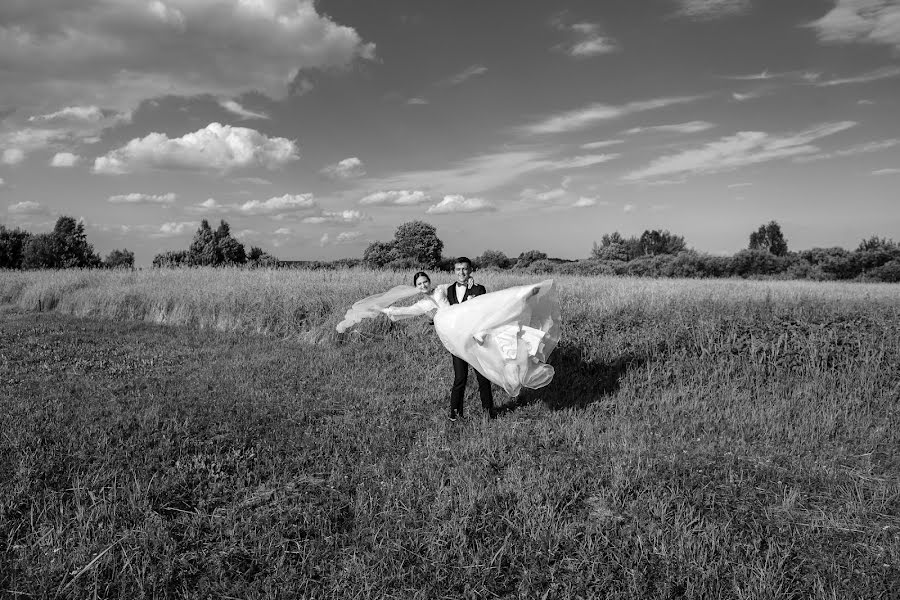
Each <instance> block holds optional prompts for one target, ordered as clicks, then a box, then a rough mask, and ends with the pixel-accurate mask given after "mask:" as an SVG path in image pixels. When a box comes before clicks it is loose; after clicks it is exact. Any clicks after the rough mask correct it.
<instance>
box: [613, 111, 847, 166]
mask: <svg viewBox="0 0 900 600" xmlns="http://www.w3.org/2000/svg"><path fill="white" fill-rule="evenodd" d="M854 125H856V123H854V122H853V121H841V122H837V123H826V124H823V125H820V126H818V127H814V128H812V129H808V130H806V131H802V132H799V133H795V134H788V135H784V136H773V135H769V134H767V133H764V132H761V131H740V132H738V133H736V134H734V135H730V136H726V137H723V138H721V139H720V140H718V141H715V142H710V143H708V144H706V145H705V146H703V147H701V148H695V149H691V150H685V151H683V152H678V153H676V154H670V155H667V156H663V157H660V158H658V159H656V160H654V161H653V162H651V163H650V164H649V165H648V166H646V167H644V168H642V169H638V170H636V171H632V172H630V173H628V174H626V175H625V176H624V177H623V179H624V180H625V181H647V180H654V179H657V178H664V177H666V176H671V175H682V176H683V175H687V174H700V173H716V172H719V171H727V170H731V169H737V168H739V167H742V166H745V165H751V164H756V163H761V162H766V161H770V160H776V159H779V158H786V157H795V156H799V155H802V154H813V153H815V152H817V151H818V150H819V149H818V147H816V146H814V145H812V143H811V142H813V141H815V140H817V139H819V138H822V137H825V136H829V135H833V134H836V133H839V132H841V131H844V130H846V129H849V128H850V127H853V126H854Z"/></svg>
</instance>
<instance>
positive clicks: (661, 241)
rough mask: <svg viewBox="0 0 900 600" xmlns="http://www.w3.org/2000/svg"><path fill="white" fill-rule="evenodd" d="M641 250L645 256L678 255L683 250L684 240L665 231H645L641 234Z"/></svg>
mask: <svg viewBox="0 0 900 600" xmlns="http://www.w3.org/2000/svg"><path fill="white" fill-rule="evenodd" d="M640 241H641V249H642V250H643V252H644V254H645V255H648V256H656V255H657V254H678V253H679V252H681V251H682V250H684V249H685V243H684V238H683V237H682V236H680V235H675V234H673V233H669V232H668V231H667V230H660V229H654V230H653V231H649V230H645V231H644V233H642V234H641V240H640Z"/></svg>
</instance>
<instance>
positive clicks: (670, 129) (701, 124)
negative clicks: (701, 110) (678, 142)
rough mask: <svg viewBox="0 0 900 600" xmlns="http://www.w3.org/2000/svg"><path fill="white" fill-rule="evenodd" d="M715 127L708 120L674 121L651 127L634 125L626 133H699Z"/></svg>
mask: <svg viewBox="0 0 900 600" xmlns="http://www.w3.org/2000/svg"><path fill="white" fill-rule="evenodd" d="M713 127H715V125H713V124H712V123H708V122H706V121H688V122H687V123H672V124H670V125H651V126H649V127H632V128H631V129H629V130H627V131H626V132H625V133H626V134H628V135H635V134H637V133H648V132H656V131H662V132H666V133H698V132H700V131H706V130H707V129H712V128H713Z"/></svg>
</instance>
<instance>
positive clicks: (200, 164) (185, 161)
mask: <svg viewBox="0 0 900 600" xmlns="http://www.w3.org/2000/svg"><path fill="white" fill-rule="evenodd" d="M298 158H299V155H298V149H297V146H296V144H295V143H294V142H292V141H291V140H288V139H285V138H280V137H271V138H270V137H267V136H266V135H265V134H262V133H260V132H259V131H256V130H255V129H248V128H246V127H232V126H231V125H220V124H219V123H210V124H209V125H207V126H206V127H205V128H204V129H200V130H198V131H195V132H193V133H188V134H185V135H184V136H182V137H180V138H173V139H170V138H169V137H168V136H167V135H165V134H163V133H151V134H149V135H147V136H146V137H143V138H135V139H133V140H131V141H130V142H128V143H127V144H125V145H124V146H122V147H121V148H118V149H116V150H113V151H111V152H109V153H108V154H107V155H106V156H101V157H98V158H97V159H96V160H95V161H94V171H95V172H97V173H104V174H116V175H118V174H123V173H131V172H134V171H141V170H146V169H189V170H210V171H222V172H224V171H229V170H232V169H236V168H241V167H255V166H259V167H265V168H267V169H276V168H278V167H282V166H284V165H285V164H287V163H289V162H291V161H294V160H297V159H298Z"/></svg>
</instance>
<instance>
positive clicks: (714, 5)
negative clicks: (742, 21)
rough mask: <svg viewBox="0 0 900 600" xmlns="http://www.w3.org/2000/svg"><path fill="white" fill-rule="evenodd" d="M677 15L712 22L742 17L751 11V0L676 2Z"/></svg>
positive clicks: (681, 0) (683, 0) (691, 0)
mask: <svg viewBox="0 0 900 600" xmlns="http://www.w3.org/2000/svg"><path fill="white" fill-rule="evenodd" d="M676 4H678V7H679V8H678V11H677V12H676V14H677V15H679V16H682V17H687V18H689V19H694V20H698V21H712V20H715V19H722V18H725V17H733V16H736V15H742V14H744V13H746V12H748V11H749V10H750V7H751V2H750V0H676Z"/></svg>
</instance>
